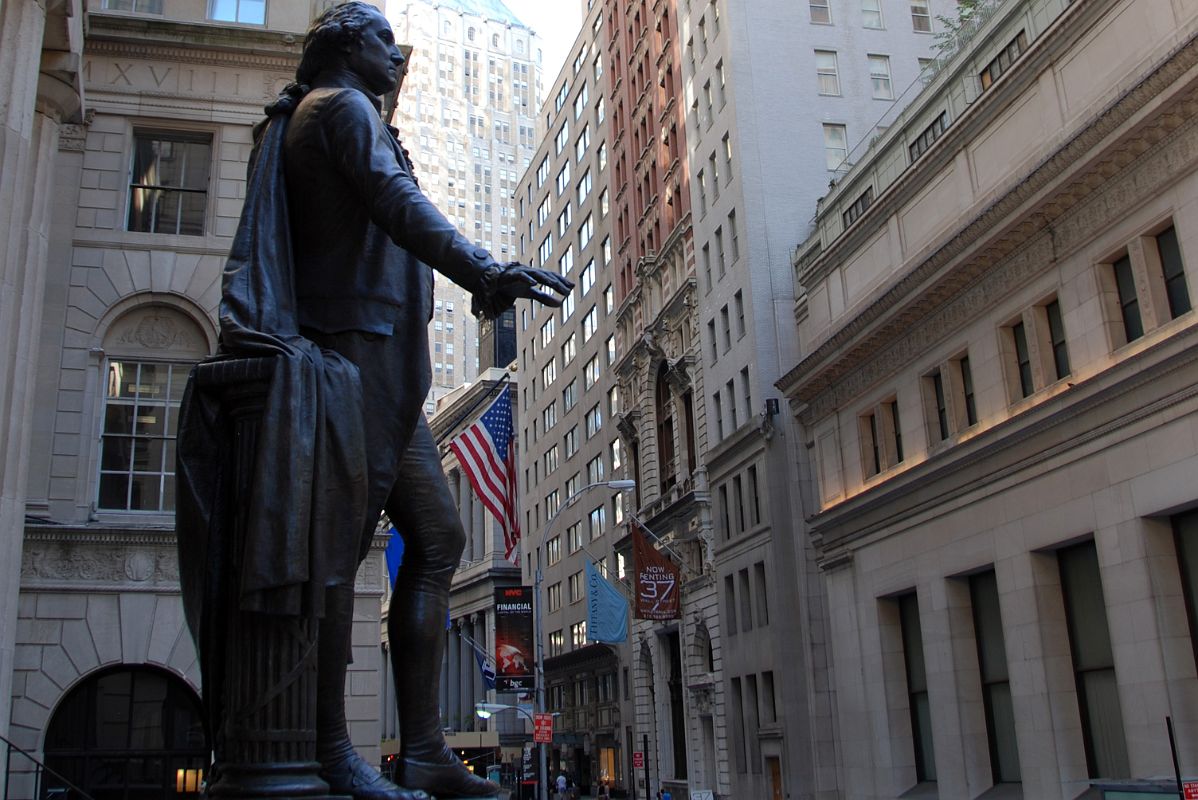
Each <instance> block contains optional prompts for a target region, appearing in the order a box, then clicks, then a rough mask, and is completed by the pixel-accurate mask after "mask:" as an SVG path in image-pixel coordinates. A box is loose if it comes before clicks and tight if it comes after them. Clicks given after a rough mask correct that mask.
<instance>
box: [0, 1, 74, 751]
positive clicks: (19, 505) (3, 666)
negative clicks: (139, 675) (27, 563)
mask: <svg viewBox="0 0 1198 800" xmlns="http://www.w3.org/2000/svg"><path fill="white" fill-rule="evenodd" d="M72 10H74V12H75V13H76V15H77V16H76V17H75V18H74V19H69V18H68V19H67V20H66V24H67V26H68V27H69V28H70V29H71V30H72V31H73V32H80V33H81V27H80V26H81V25H82V11H81V9H79V4H78V2H77V0H76V1H75V2H70V3H65V4H63V6H62V7H61V8H59V9H57V10H55V11H53V12H52V13H53V14H55V15H56V16H61V15H66V14H68V13H69V12H70V11H72ZM45 28H46V10H45V6H44V4H41V3H34V2H28V0H16V2H13V1H12V0H9V1H8V2H4V3H2V4H0V342H4V346H3V347H2V348H0V733H2V734H7V733H8V723H9V718H10V715H11V706H10V703H11V695H12V691H11V689H12V674H13V653H14V646H15V638H16V623H17V596H18V593H19V588H20V569H21V549H22V540H23V535H24V520H25V499H26V486H27V480H28V460H29V442H30V431H31V428H32V425H31V417H32V411H33V393H32V388H33V387H34V385H35V380H34V375H35V371H36V363H37V356H36V352H37V350H36V347H37V338H38V331H39V328H40V325H41V315H42V305H43V295H44V290H45V273H46V242H47V231H48V228H49V207H50V205H49V196H50V193H49V190H50V189H51V187H52V186H53V174H54V169H55V156H56V154H57V150H58V128H59V124H60V123H61V122H62V121H64V120H66V119H73V118H76V117H78V115H79V112H80V107H79V106H80V98H79V93H78V91H77V75H76V74H74V73H70V72H68V73H66V74H64V75H63V76H62V79H61V80H58V84H59V85H58V86H51V85H49V83H48V82H47V80H48V79H49V78H50V76H49V75H45V74H41V73H40V69H41V67H42V62H43V52H42V46H43V34H44V31H45ZM80 41H81V39H80ZM46 55H47V57H49V58H50V59H51V63H49V66H50V67H52V68H54V69H56V70H59V69H61V68H64V67H71V66H75V67H77V59H78V55H79V54H78V53H62V54H61V55H62V56H63V57H64V58H62V59H55V58H54V55H53V54H46Z"/></svg>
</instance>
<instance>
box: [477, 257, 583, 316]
mask: <svg viewBox="0 0 1198 800" xmlns="http://www.w3.org/2000/svg"><path fill="white" fill-rule="evenodd" d="M503 267H504V271H503V272H502V273H501V274H500V275H499V281H498V285H497V287H496V292H497V293H498V294H501V295H505V296H506V297H509V298H511V299H512V300H518V299H521V298H523V299H526V300H536V301H537V302H538V303H541V304H543V305H547V306H554V307H557V306H560V305H561V304H562V301H563V300H564V299H565V297H564V296H565V295H567V294H569V293H570V291H571V290H572V289H573V288H574V281H572V280H569V279H568V278H565V277H564V276H562V275H558V274H557V273H556V272H550V271H549V270H547V269H537V268H536V267H526V266H524V265H523V264H519V263H517V262H511V263H508V264H504V265H503ZM545 289H550V290H552V291H553V292H556V293H557V294H558V295H562V297H558V296H556V295H554V294H551V293H550V292H547V291H545Z"/></svg>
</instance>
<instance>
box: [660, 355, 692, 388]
mask: <svg viewBox="0 0 1198 800" xmlns="http://www.w3.org/2000/svg"><path fill="white" fill-rule="evenodd" d="M694 365H695V357H694V356H693V355H682V356H679V357H678V358H673V359H667V360H666V382H667V383H669V385H670V389H671V390H672V391H673V392H674V394H676V395H679V396H681V395H684V394H686V393H687V392H688V391H689V390H690V388H691V385H692V383H693V381H692V380H691V368H692V367H693V366H694Z"/></svg>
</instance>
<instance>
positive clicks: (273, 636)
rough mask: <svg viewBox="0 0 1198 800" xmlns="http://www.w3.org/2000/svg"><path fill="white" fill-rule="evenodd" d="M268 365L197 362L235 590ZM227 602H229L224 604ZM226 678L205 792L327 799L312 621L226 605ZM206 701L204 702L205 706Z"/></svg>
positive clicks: (220, 687)
mask: <svg viewBox="0 0 1198 800" xmlns="http://www.w3.org/2000/svg"><path fill="white" fill-rule="evenodd" d="M272 369H273V361H272V360H271V359H238V360H231V361H224V362H214V363H210V364H204V365H201V366H200V367H199V370H198V372H197V376H196V378H197V382H198V384H199V386H201V387H203V388H204V389H205V390H207V391H212V392H216V393H218V394H219V395H220V396H221V402H222V406H223V411H224V413H225V414H226V415H227V418H228V419H229V421H230V425H229V436H230V438H229V442H228V444H229V450H228V453H229V456H228V457H229V459H230V461H231V462H232V463H231V464H230V466H231V468H232V478H231V492H230V504H229V509H230V516H231V517H232V519H230V520H228V521H227V524H228V526H229V528H230V529H231V533H232V536H231V537H229V542H228V549H227V550H226V551H225V552H224V553H223V554H222V556H221V557H223V558H225V559H227V561H226V562H225V563H226V567H227V568H226V569H225V570H224V574H226V575H228V576H229V580H228V584H227V585H228V586H238V585H240V583H241V581H240V569H241V563H240V554H241V553H242V552H243V549H244V548H243V544H244V542H245V540H246V537H247V536H249V535H252V532H251V531H248V530H247V525H246V517H247V511H248V509H247V506H246V503H245V502H244V501H243V499H242V498H243V496H244V495H245V494H248V492H247V491H246V490H247V488H248V486H249V482H250V476H251V474H252V471H253V466H254V454H255V451H256V445H257V438H258V425H259V421H260V418H261V413H262V406H263V402H264V400H265V396H266V388H267V384H266V381H267V380H268V379H269V378H270V374H271V370H272ZM229 599H231V598H229ZM216 613H218V614H222V615H223V617H224V625H223V627H225V628H226V629H227V630H228V635H227V637H226V638H225V641H226V647H225V654H224V655H225V657H224V671H223V675H221V676H214V677H215V678H216V679H215V680H210V679H209V676H205V691H208V690H209V687H217V688H216V691H218V692H219V694H220V706H221V708H222V713H221V715H220V718H219V720H218V722H217V723H216V724H217V725H218V727H219V730H216V731H213V735H214V738H215V740H216V762H215V764H214V765H213V769H212V773H213V778H214V779H213V783H212V784H211V785H210V786H209V787H208V794H209V795H211V796H212V797H219V798H229V799H230V800H232V799H233V798H246V799H247V800H248V798H292V797H295V798H312V799H315V800H327V799H328V798H330V795H329V787H328V784H326V783H325V782H324V781H323V780H321V779H320V777H319V774H318V773H319V771H320V763H319V762H318V761H317V760H316V649H317V648H316V638H317V634H318V626H319V621H318V620H316V619H307V618H303V617H291V616H282V615H273V614H259V613H254V612H248V611H243V610H241V609H239V608H237V606H236V604H235V603H233V602H228V601H226V602H225V603H224V607H223V608H221V609H219V610H216ZM207 702H208V698H205V703H207Z"/></svg>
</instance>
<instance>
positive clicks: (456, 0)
mask: <svg viewBox="0 0 1198 800" xmlns="http://www.w3.org/2000/svg"><path fill="white" fill-rule="evenodd" d="M433 5H436V6H440V7H442V8H452V9H454V10H455V11H457V12H459V13H461V14H471V15H473V16H478V17H484V18H486V19H489V20H493V21H495V22H503V23H506V24H508V25H518V26H519V27H521V28H527V27H528V26H527V25H525V24H524V23H523V22H521V21H520V18H519V17H517V16H516V15H515V14H514V13H512V10H511V9H510V8H508V7H507V6H506V5H504V4H503V0H436V2H434V3H433Z"/></svg>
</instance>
